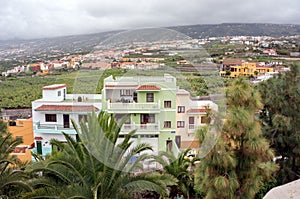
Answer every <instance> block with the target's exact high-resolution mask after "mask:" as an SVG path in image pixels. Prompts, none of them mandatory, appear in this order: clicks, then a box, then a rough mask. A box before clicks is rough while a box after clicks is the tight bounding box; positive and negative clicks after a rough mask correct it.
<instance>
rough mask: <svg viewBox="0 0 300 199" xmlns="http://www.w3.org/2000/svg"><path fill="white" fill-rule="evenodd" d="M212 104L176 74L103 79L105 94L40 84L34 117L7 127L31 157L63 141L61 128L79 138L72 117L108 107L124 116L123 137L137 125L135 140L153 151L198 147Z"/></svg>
mask: <svg viewBox="0 0 300 199" xmlns="http://www.w3.org/2000/svg"><path fill="white" fill-rule="evenodd" d="M208 110H214V111H217V110H218V106H217V105H216V104H215V103H214V102H213V101H211V100H209V99H207V100H201V99H191V97H190V93H189V92H188V91H186V90H183V89H180V88H178V87H177V84H176V78H175V77H173V76H171V75H169V74H164V76H157V77H153V76H152V77H150V76H149V77H147V76H130V77H125V76H123V77H115V78H113V77H112V76H110V77H107V78H106V79H104V86H103V90H102V94H67V87H66V85H65V84H54V85H49V86H45V87H43V88H42V98H41V99H37V100H35V101H33V102H32V117H31V118H29V119H19V120H18V119H17V120H7V122H8V127H9V131H10V132H11V133H13V135H14V137H16V138H17V139H22V140H23V143H22V145H20V146H18V147H17V148H16V150H15V151H14V155H17V156H18V157H20V159H22V160H29V161H30V160H31V159H32V157H31V151H32V152H35V153H38V154H40V155H43V156H45V155H47V154H50V153H51V152H52V150H53V146H52V145H51V143H50V140H51V139H52V138H55V139H58V140H59V141H61V142H65V141H66V140H65V138H64V136H63V134H62V132H64V133H67V134H68V135H70V136H71V137H73V138H74V139H76V140H78V135H77V133H76V131H75V128H74V126H73V125H72V123H71V120H73V121H74V122H75V123H76V124H78V123H79V121H81V120H82V119H85V121H87V115H88V114H89V113H91V112H93V111H95V112H96V113H99V112H100V111H105V112H107V113H111V114H113V115H114V116H115V118H116V120H120V119H121V118H124V117H126V118H127V120H126V122H125V123H124V124H123V126H122V128H121V134H120V137H119V141H121V140H122V139H124V135H126V134H127V133H129V132H130V131H132V130H136V133H135V135H134V137H133V138H132V140H133V143H134V144H133V146H135V145H136V144H138V143H144V142H146V143H149V144H150V145H151V146H152V147H153V153H154V154H157V153H158V152H159V151H172V152H173V153H174V154H178V153H179V152H180V151H181V150H183V149H186V148H192V149H193V150H192V152H191V153H193V154H195V153H197V152H198V150H199V148H200V146H199V143H198V142H197V140H196V138H195V132H196V130H197V129H198V128H199V127H201V126H204V125H207V124H208V123H209V122H210V118H209V117H208V116H207V111H208Z"/></svg>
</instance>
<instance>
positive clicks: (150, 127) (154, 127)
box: [121, 123, 160, 132]
mask: <svg viewBox="0 0 300 199" xmlns="http://www.w3.org/2000/svg"><path fill="white" fill-rule="evenodd" d="M135 129H136V130H137V132H153V131H159V130H160V125H159V123H148V124H123V126H122V129H121V131H123V132H129V131H133V130H135Z"/></svg>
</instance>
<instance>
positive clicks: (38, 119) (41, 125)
mask: <svg viewBox="0 0 300 199" xmlns="http://www.w3.org/2000/svg"><path fill="white" fill-rule="evenodd" d="M101 109H102V104H101V95H99V94H67V88H66V85H65V84H54V85H50V86H45V87H43V97H42V99H38V100H35V101H33V102H32V119H33V131H34V140H35V148H34V150H33V152H37V153H39V154H41V155H47V154H50V153H51V151H52V146H51V145H50V140H51V139H52V138H55V139H58V140H60V141H62V142H64V141H66V140H65V138H64V136H63V134H62V132H65V133H67V134H69V135H71V137H73V138H74V139H76V138H77V134H76V132H75V130H74V127H73V126H72V123H71V120H73V121H74V122H76V123H78V122H79V121H80V120H81V119H82V118H85V119H86V117H87V114H88V113H91V112H92V111H93V110H94V111H95V112H99V111H100V110H101Z"/></svg>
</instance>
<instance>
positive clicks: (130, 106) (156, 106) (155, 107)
mask: <svg viewBox="0 0 300 199" xmlns="http://www.w3.org/2000/svg"><path fill="white" fill-rule="evenodd" d="M107 109H108V110H109V111H125V112H134V111H159V110H160V103H159V102H157V103H152V102H149V103H135V102H133V103H118V102H117V103H111V102H107Z"/></svg>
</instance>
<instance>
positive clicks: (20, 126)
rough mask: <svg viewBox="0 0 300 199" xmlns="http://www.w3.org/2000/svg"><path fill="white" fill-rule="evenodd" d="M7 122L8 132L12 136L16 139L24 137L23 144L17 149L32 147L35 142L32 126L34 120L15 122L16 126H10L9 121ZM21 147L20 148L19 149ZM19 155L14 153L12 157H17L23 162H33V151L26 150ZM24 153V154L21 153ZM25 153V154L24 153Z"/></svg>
mask: <svg viewBox="0 0 300 199" xmlns="http://www.w3.org/2000/svg"><path fill="white" fill-rule="evenodd" d="M6 122H7V127H8V131H9V132H10V133H11V134H12V136H13V137H14V138H16V137H17V136H22V138H23V143H22V144H20V145H19V146H18V147H17V149H16V150H15V151H16V152H17V151H18V149H20V148H22V147H30V146H31V145H32V144H33V142H34V139H33V126H32V120H31V119H28V120H15V122H16V126H10V125H9V121H6ZM19 147H20V148H19ZM19 151H20V152H19V153H12V155H16V156H17V157H18V158H19V159H20V160H21V161H31V150H30V149H26V150H25V151H22V150H19ZM21 151H22V152H21ZM24 152H25V153H24Z"/></svg>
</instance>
